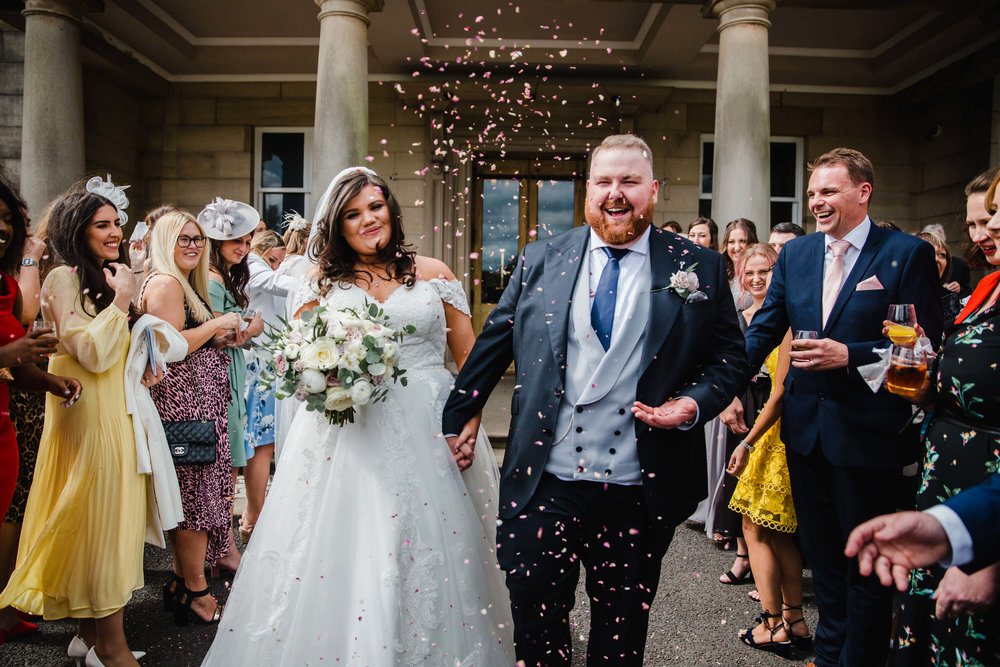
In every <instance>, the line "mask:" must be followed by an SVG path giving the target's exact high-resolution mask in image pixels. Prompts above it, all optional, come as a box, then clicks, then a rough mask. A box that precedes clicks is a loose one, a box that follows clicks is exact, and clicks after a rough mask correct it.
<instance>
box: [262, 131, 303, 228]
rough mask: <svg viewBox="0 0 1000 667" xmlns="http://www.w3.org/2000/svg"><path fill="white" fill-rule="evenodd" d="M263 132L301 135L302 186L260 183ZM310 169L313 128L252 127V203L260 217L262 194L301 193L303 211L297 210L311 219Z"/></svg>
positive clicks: (263, 213)
mask: <svg viewBox="0 0 1000 667" xmlns="http://www.w3.org/2000/svg"><path fill="white" fill-rule="evenodd" d="M264 134H301V135H302V161H303V165H302V187H300V188H274V187H264V185H263V184H262V183H261V175H262V174H261V169H262V167H263V157H264V156H263V154H262V147H263V145H264ZM312 170H313V128H312V127H255V128H254V151H253V191H254V195H253V198H254V204H255V206H256V208H257V211H258V212H259V213H260V215H261V217H263V216H264V215H265V212H264V195H267V194H272V193H277V194H302V195H304V196H303V202H304V203H303V208H304V209H305V210H304V211H299V213H300V214H301V215H302V217H304V218H306V219H307V220H310V219H312V214H313V210H312V209H313V203H312Z"/></svg>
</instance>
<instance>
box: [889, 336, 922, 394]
mask: <svg viewBox="0 0 1000 667" xmlns="http://www.w3.org/2000/svg"><path fill="white" fill-rule="evenodd" d="M926 379H927V357H926V355H925V354H924V352H923V351H922V350H921V351H918V350H916V349H914V348H913V347H912V346H907V345H893V346H892V360H891V361H890V362H889V374H888V375H887V376H886V386H887V387H888V388H889V391H891V392H892V393H894V394H898V395H900V396H903V397H912V396H914V395H916V394H917V392H919V391H920V388H921V387H923V386H924V381H925V380H926Z"/></svg>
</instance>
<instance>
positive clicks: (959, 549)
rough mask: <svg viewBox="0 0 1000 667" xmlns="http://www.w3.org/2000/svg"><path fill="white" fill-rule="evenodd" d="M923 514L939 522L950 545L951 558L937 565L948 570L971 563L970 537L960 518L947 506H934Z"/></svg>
mask: <svg viewBox="0 0 1000 667" xmlns="http://www.w3.org/2000/svg"><path fill="white" fill-rule="evenodd" d="M924 512H925V513H927V514H930V515H931V516H932V517H934V518H935V519H937V520H938V521H939V522H941V527H942V528H944V532H945V534H946V535H947V536H948V542H949V544H951V558H947V559H944V560H942V561H940V563H938V564H939V565H940V566H941V567H944V568H949V567H955V566H959V565H965V564H966V563H970V562H972V559H973V558H974V557H975V553H974V552H973V546H972V535H970V534H969V529H968V528H966V527H965V524H964V523H963V522H962V517H960V516H958V513H957V512H956V511H955V510H953V509H952V508H950V507H948V506H947V505H935V506H934V507H930V508H928V509H926V510H924Z"/></svg>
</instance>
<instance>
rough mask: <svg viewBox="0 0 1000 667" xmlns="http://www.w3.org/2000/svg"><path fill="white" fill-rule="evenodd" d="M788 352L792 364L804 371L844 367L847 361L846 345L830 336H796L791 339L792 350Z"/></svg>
mask: <svg viewBox="0 0 1000 667" xmlns="http://www.w3.org/2000/svg"><path fill="white" fill-rule="evenodd" d="M796 348H802V349H796ZM788 354H789V356H790V357H791V358H792V366H794V367H795V368H801V369H802V370H806V371H828V370H833V369H835V368H844V367H845V366H847V362H848V356H847V346H846V345H844V344H843V343H839V342H837V341H835V340H833V339H832V338H819V339H816V340H810V339H807V338H797V339H795V340H793V341H792V351H791V352H789V353H788Z"/></svg>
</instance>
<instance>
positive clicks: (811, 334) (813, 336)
mask: <svg viewBox="0 0 1000 667" xmlns="http://www.w3.org/2000/svg"><path fill="white" fill-rule="evenodd" d="M792 338H793V339H794V340H819V332H818V331H813V330H812V329H796V330H795V335H794V336H792ZM792 349H793V350H795V351H796V352H803V351H805V350H808V349H809V348H808V347H806V346H805V345H792Z"/></svg>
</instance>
